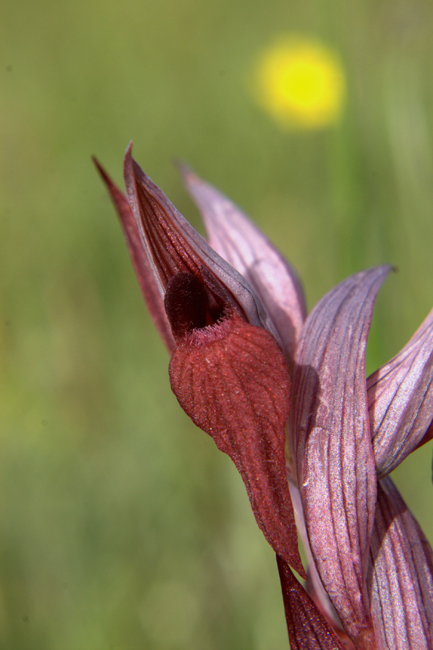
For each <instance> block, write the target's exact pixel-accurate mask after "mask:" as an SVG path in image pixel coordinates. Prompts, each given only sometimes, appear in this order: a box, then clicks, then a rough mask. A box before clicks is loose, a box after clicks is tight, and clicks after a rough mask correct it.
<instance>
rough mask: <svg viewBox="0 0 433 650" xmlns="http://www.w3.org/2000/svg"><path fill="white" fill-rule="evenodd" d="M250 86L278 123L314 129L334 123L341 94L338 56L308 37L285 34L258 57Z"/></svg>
mask: <svg viewBox="0 0 433 650" xmlns="http://www.w3.org/2000/svg"><path fill="white" fill-rule="evenodd" d="M254 86H255V87H254V90H255V95H256V98H257V100H258V101H259V103H260V105H261V106H262V108H264V109H265V110H266V111H267V112H268V113H270V114H271V115H272V116H273V117H274V118H275V119H276V120H277V121H278V122H279V124H280V125H281V126H284V127H288V128H303V129H318V128H322V127H325V126H327V125H329V124H333V123H335V122H336V121H337V120H338V118H339V116H340V114H341V108H342V104H343V101H344V95H345V79H344V71H343V68H342V65H341V63H340V60H339V59H338V57H337V56H336V54H334V53H333V52H332V51H331V50H330V49H328V48H327V47H326V46H325V45H323V44H321V43H319V42H317V41H315V40H311V39H305V38H300V37H286V38H285V39H280V40H279V41H278V42H276V43H275V44H274V45H272V46H271V47H270V48H268V49H266V50H265V51H264V52H263V53H262V55H261V57H260V58H259V61H258V65H257V68H256V74H255V84H254Z"/></svg>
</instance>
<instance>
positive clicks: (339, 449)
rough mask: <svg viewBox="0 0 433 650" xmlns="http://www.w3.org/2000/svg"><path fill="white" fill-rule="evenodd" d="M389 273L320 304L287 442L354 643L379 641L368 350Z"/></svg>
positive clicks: (321, 565)
mask: <svg viewBox="0 0 433 650" xmlns="http://www.w3.org/2000/svg"><path fill="white" fill-rule="evenodd" d="M389 271H390V267H389V266H382V267H376V268H373V269H369V270H367V271H363V272H361V273H357V274H356V275H353V276H351V277H350V278H348V279H347V280H345V281H344V282H342V283H341V284H339V285H338V286H337V287H335V288H334V289H333V290H332V291H330V292H329V293H328V294H326V296H324V298H322V300H321V301H320V302H319V303H318V304H317V305H316V306H315V308H314V309H313V311H312V312H311V314H310V315H309V317H308V318H307V320H306V322H305V325H304V327H303V330H302V334H301V340H300V343H299V346H298V349H297V352H296V357H295V362H296V364H295V371H294V375H293V384H292V411H291V414H290V417H289V445H290V446H291V453H292V455H293V458H295V459H296V464H297V471H298V485H299V488H300V491H301V496H302V504H303V508H304V515H305V522H306V526H307V531H308V537H309V541H310V546H311V550H312V553H313V556H314V560H315V564H316V567H317V570H318V572H319V575H320V577H321V580H322V583H323V585H324V587H325V590H326V592H327V593H328V595H329V597H330V599H331V602H332V604H333V605H334V607H335V609H336V611H337V614H338V616H339V618H340V620H341V623H342V625H343V627H344V629H345V630H346V632H347V633H348V635H349V636H350V638H351V639H352V641H353V642H354V644H355V646H356V647H357V648H358V649H361V648H362V649H365V650H367V648H368V649H369V648H372V647H374V631H373V625H372V621H371V617H370V613H369V602H368V595H367V590H366V582H365V572H366V566H367V564H366V563H367V558H368V549H369V545H370V536H371V530H372V526H373V521H374V512H375V503H376V483H377V481H376V470H375V463H374V456H373V449H372V444H371V436H370V427H369V418H368V409H367V389H366V381H365V350H366V344H367V337H368V331H369V328H370V323H371V318H372V314H373V307H374V301H375V298H376V295H377V292H378V291H379V288H380V286H381V284H382V282H383V280H384V279H385V277H386V276H387V275H388V273H389Z"/></svg>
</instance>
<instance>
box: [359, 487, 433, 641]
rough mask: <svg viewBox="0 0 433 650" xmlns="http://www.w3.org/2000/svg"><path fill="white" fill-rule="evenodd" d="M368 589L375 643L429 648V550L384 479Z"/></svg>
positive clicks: (432, 611)
mask: <svg viewBox="0 0 433 650" xmlns="http://www.w3.org/2000/svg"><path fill="white" fill-rule="evenodd" d="M368 578H369V580H368V583H369V591H370V598H371V613H372V616H373V621H374V626H375V630H376V637H377V640H378V642H379V643H381V646H380V647H383V648H392V649H393V650H431V648H433V553H432V550H431V548H430V545H429V543H428V541H427V540H426V538H425V536H424V534H423V532H422V530H421V528H420V527H419V525H418V523H417V521H416V520H415V518H414V517H413V515H412V514H411V512H410V511H409V510H408V508H407V506H406V504H405V503H404V501H403V499H402V498H401V496H400V494H399V492H398V490H397V488H396V487H395V485H394V484H393V482H392V481H391V479H390V478H389V477H388V478H386V479H384V480H383V481H380V482H379V487H378V493H377V508H376V518H375V525H374V529H373V535H372V538H371V550H370V566H369V576H368Z"/></svg>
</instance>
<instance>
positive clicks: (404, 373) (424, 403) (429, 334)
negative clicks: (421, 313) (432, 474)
mask: <svg viewBox="0 0 433 650" xmlns="http://www.w3.org/2000/svg"><path fill="white" fill-rule="evenodd" d="M367 388H368V408H369V413H370V424H371V431H372V436H373V450H374V457H375V461H376V468H377V474H378V478H383V477H385V476H387V475H388V474H389V473H390V472H392V470H393V469H395V468H396V467H397V466H398V465H399V464H400V463H401V462H402V460H404V459H405V458H406V456H408V455H409V454H410V453H411V452H412V451H413V450H414V449H416V448H417V447H418V446H420V444H421V443H425V442H428V440H429V439H430V438H431V435H432V433H433V429H430V431H429V427H430V424H431V421H432V415H433V310H432V311H431V312H430V313H429V314H428V316H427V318H426V319H425V320H424V322H423V323H422V325H421V326H420V327H419V329H418V330H417V331H416V332H415V334H414V335H413V337H412V338H411V340H410V341H409V343H408V344H407V345H406V346H405V347H404V348H403V349H402V350H401V351H400V352H399V353H398V354H397V355H396V356H395V357H394V358H393V359H391V361H389V362H388V363H387V364H385V365H384V366H382V367H381V368H379V370H377V371H376V372H375V373H373V374H372V375H371V376H370V377H369V378H368V380H367ZM428 431H429V435H426V433H427V432H428Z"/></svg>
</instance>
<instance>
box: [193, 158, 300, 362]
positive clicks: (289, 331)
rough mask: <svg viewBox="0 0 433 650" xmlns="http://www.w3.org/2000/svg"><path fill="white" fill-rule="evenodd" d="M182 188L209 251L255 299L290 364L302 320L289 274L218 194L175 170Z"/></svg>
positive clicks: (296, 285) (240, 214)
mask: <svg viewBox="0 0 433 650" xmlns="http://www.w3.org/2000/svg"><path fill="white" fill-rule="evenodd" d="M181 172H182V176H183V179H184V181H185V185H186V188H187V189H188V191H189V193H190V194H191V196H192V198H193V199H194V201H195V202H196V204H197V206H198V207H199V209H200V212H201V215H202V217H203V221H204V224H205V227H206V232H207V234H208V238H209V244H210V246H211V247H212V248H213V249H214V250H216V251H217V253H219V254H220V255H221V257H223V258H224V259H225V260H227V262H229V263H230V264H231V265H232V266H233V267H234V268H235V269H236V270H237V271H239V273H240V274H241V275H242V276H243V277H244V278H245V279H246V280H247V282H248V283H249V284H250V285H251V287H252V288H253V289H254V291H255V292H256V293H257V295H258V296H259V298H260V300H261V302H262V304H263V306H264V307H265V309H266V311H267V312H268V314H269V316H270V317H271V319H272V322H273V324H274V326H275V329H276V330H277V332H278V335H279V338H280V341H281V343H282V346H283V349H284V351H285V353H286V355H287V357H288V358H289V359H293V356H294V351H295V348H296V344H297V341H298V338H299V334H300V331H301V328H302V323H303V322H304V320H305V313H306V307H305V299H304V292H303V289H302V286H301V283H300V280H299V279H298V276H297V274H296V272H295V270H294V269H293V268H292V267H291V265H290V264H289V263H288V262H287V261H286V260H285V259H284V257H283V256H282V255H281V254H280V253H279V251H278V250H277V249H276V248H275V246H273V245H272V244H271V243H270V241H269V240H268V239H267V238H266V237H265V236H264V234H263V233H262V232H261V231H260V230H259V229H258V228H257V227H256V226H255V225H254V224H253V223H252V222H251V221H250V219H249V218H248V217H247V216H246V215H245V214H244V213H243V212H242V211H241V210H240V209H239V208H238V207H237V206H236V205H235V204H234V203H232V202H231V201H230V200H229V199H228V198H227V197H226V196H224V194H222V193H221V192H219V191H218V190H217V189H216V188H214V187H213V186H212V185H210V184H208V183H206V182H204V181H202V180H201V179H200V178H199V177H198V176H196V175H195V174H194V173H193V172H191V171H190V170H189V169H188V168H187V167H185V166H181Z"/></svg>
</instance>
